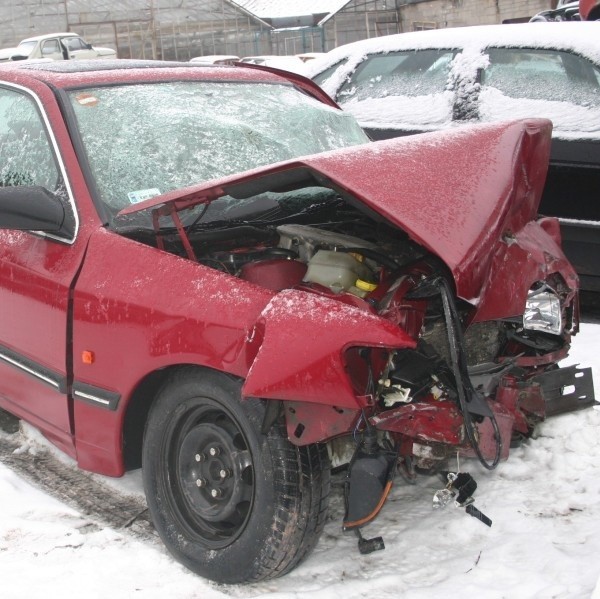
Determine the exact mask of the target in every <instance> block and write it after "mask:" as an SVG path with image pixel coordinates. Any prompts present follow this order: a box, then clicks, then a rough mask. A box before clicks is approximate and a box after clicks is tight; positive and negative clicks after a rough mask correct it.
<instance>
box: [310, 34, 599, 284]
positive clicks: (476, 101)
mask: <svg viewBox="0 0 600 599" xmlns="http://www.w3.org/2000/svg"><path fill="white" fill-rule="evenodd" d="M315 63H318V64H315ZM310 68H311V73H312V76H313V79H314V81H316V82H317V83H319V84H320V85H322V87H323V89H324V90H325V91H326V92H327V93H329V94H330V95H331V97H332V98H334V99H335V100H336V101H337V102H338V103H339V104H340V105H341V106H342V108H344V109H345V110H347V111H348V112H350V113H351V114H353V115H354V116H355V117H356V118H357V119H358V121H359V123H360V124H361V125H362V126H363V127H364V128H365V129H366V130H367V132H368V133H369V135H370V136H371V137H372V138H373V139H386V138H390V137H394V136H399V135H410V134H413V133H420V132H423V131H433V130H438V129H449V128H455V127H456V126H461V125H463V124H465V123H474V122H496V121H500V120H503V119H507V118H517V117H519V118H522V117H545V118H548V119H551V120H552V123H553V132H552V138H553V139H552V152H551V156H550V170H549V173H548V181H547V184H546V186H545V189H544V194H543V197H542V201H541V205H540V211H541V212H542V213H543V214H547V215H551V216H557V217H559V218H560V219H561V229H562V233H563V238H564V243H563V245H564V248H565V252H566V254H567V256H568V257H569V259H570V260H571V262H572V263H573V264H574V266H575V268H576V270H577V272H578V273H579V275H580V278H581V285H582V288H583V289H586V290H590V291H600V260H598V255H600V204H599V203H598V201H597V198H598V190H599V189H600V52H598V25H597V24H596V23H582V22H573V23H561V24H560V27H558V26H557V24H555V23H530V24H528V23H526V24H516V25H497V26H482V27H462V28H456V29H439V30H434V31H422V32H414V33H403V34H400V35H393V36H388V37H383V38H375V39H370V40H365V41H360V42H356V43H354V44H348V45H347V46H343V47H340V48H337V49H335V50H332V51H331V52H329V53H328V54H327V56H326V57H325V58H323V59H320V60H318V61H313V63H312V66H311V67H310Z"/></svg>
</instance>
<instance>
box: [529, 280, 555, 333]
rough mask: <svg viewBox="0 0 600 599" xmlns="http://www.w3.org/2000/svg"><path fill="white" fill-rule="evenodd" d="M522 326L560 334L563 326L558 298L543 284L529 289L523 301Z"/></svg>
mask: <svg viewBox="0 0 600 599" xmlns="http://www.w3.org/2000/svg"><path fill="white" fill-rule="evenodd" d="M523 328H524V329H526V330H529V331H542V332H544V333H552V334H553V335H560V334H561V332H562V328H563V323H562V310H561V304H560V298H559V297H558V295H556V293H554V291H552V289H550V287H548V286H547V285H544V286H542V287H539V288H538V289H530V290H529V293H528V294H527V301H526V302H525V313H524V314H523Z"/></svg>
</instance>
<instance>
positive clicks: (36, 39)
mask: <svg viewBox="0 0 600 599" xmlns="http://www.w3.org/2000/svg"><path fill="white" fill-rule="evenodd" d="M54 37H81V36H79V35H78V34H77V33H73V32H67V33H45V34H44V35H36V36H34V37H28V38H26V39H24V40H21V42H20V43H21V44H22V43H23V42H39V41H41V40H45V39H50V38H54Z"/></svg>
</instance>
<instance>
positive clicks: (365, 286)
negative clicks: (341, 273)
mask: <svg viewBox="0 0 600 599" xmlns="http://www.w3.org/2000/svg"><path fill="white" fill-rule="evenodd" d="M354 286H355V287H357V288H358V289H360V290H361V291H375V289H377V283H368V282H367V281H363V280H362V279H356V283H354Z"/></svg>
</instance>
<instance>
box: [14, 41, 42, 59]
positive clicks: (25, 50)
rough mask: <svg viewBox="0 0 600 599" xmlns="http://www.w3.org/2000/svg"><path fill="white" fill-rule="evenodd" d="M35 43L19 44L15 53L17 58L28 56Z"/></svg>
mask: <svg viewBox="0 0 600 599" xmlns="http://www.w3.org/2000/svg"><path fill="white" fill-rule="evenodd" d="M36 43H37V42H21V43H20V44H19V45H18V46H17V49H16V51H15V54H17V55H19V56H29V55H30V54H31V51H32V50H33V49H34V48H35V45H36Z"/></svg>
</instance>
